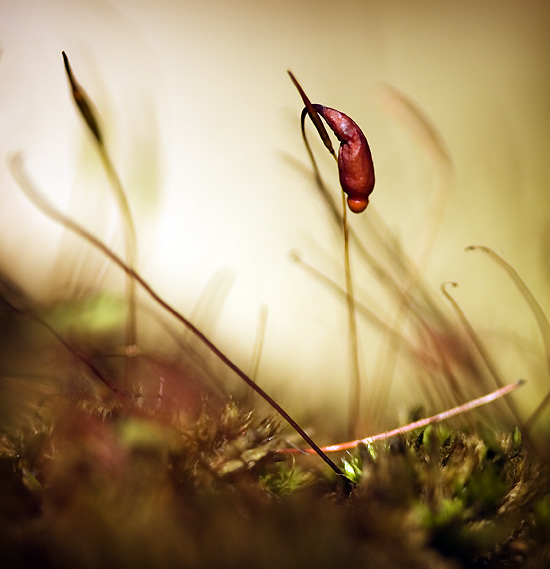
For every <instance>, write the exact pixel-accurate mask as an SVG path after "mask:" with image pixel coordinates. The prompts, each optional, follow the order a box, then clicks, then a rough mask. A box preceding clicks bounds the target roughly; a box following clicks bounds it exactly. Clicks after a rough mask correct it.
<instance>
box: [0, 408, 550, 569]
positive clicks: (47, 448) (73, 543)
mask: <svg viewBox="0 0 550 569" xmlns="http://www.w3.org/2000/svg"><path fill="white" fill-rule="evenodd" d="M281 446H284V439H283V438H282V434H281V431H280V428H279V424H278V421H276V420H273V418H264V419H260V418H258V417H256V416H255V415H254V413H252V412H250V411H248V410H243V409H241V408H240V406H239V405H238V404H237V403H236V402H234V401H230V402H229V403H227V404H226V406H225V407H224V409H223V410H222V412H221V413H218V414H215V413H212V411H211V409H210V408H209V407H208V406H207V405H205V406H204V409H203V411H202V413H200V414H199V416H198V418H197V419H196V420H194V421H192V422H190V421H178V420H177V418H174V417H172V418H170V419H167V418H166V417H165V416H160V415H156V414H155V413H153V412H144V411H143V409H140V408H139V407H131V406H128V407H126V408H118V409H115V410H111V411H108V412H107V411H106V412H100V411H99V410H97V409H96V410H95V411H90V410H89V409H88V408H87V407H86V406H82V407H80V406H78V405H72V406H70V407H64V408H62V409H58V411H57V412H56V413H52V415H51V417H50V418H49V419H48V420H42V421H37V423H36V425H35V428H34V429H30V430H27V431H24V430H20V431H18V432H15V431H13V430H11V431H10V432H8V431H6V432H4V433H3V434H2V436H1V438H0V477H1V480H0V494H1V496H0V498H1V499H0V503H1V509H0V520H1V523H2V528H1V532H0V534H1V536H2V538H1V539H2V544H1V547H2V556H3V558H4V559H5V560H6V562H7V565H6V566H10V567H30V566H40V567H42V568H48V567H52V568H54V567H55V568H58V567H60V568H64V567H85V568H96V567H113V566H116V567H130V566H131V567H153V566H154V567H167V568H168V567H195V566H201V567H214V566H215V567H229V566H231V567H234V566H251V565H253V566H255V567H280V566H281V565H284V566H285V567H297V568H298V567H300V568H303V567H309V566H317V567H324V566H329V565H330V566H334V565H335V564H342V563H344V564H346V565H349V564H351V565H352V566H369V567H376V568H378V567H380V568H384V567H419V568H420V567H422V568H424V567H436V568H440V567H441V568H457V567H502V566H506V567H523V566H525V564H526V563H527V562H528V561H529V562H531V563H532V564H533V566H536V567H544V566H547V565H545V563H546V564H548V563H549V562H550V553H549V551H548V547H547V536H548V535H549V533H548V532H549V528H550V521H549V520H550V515H549V512H550V506H549V504H550V476H549V474H550V468H549V467H548V465H546V464H543V463H541V462H539V461H537V460H536V459H535V458H534V455H533V453H530V452H528V450H526V448H524V447H523V446H522V444H521V441H520V439H519V437H518V435H517V432H514V433H510V434H495V433H492V432H483V431H482V430H480V431H479V433H475V434H474V433H464V432H461V431H449V430H448V429H445V430H440V429H438V428H437V427H435V428H434V427H430V428H428V429H425V430H423V431H421V432H415V433H412V434H410V435H409V436H407V437H402V438H401V439H398V440H396V441H394V442H392V443H391V444H390V443H384V444H378V445H377V446H376V447H372V448H370V449H367V448H366V447H364V448H360V449H359V450H358V451H357V452H356V453H355V454H346V455H345V457H343V458H341V459H340V460H341V465H342V470H343V472H344V473H346V475H347V476H348V477H350V478H351V479H352V482H353V490H352V492H351V493H350V494H348V493H346V492H343V491H342V488H343V486H342V485H341V484H339V483H338V480H337V478H336V477H335V476H334V475H333V473H332V472H331V471H327V469H326V468H325V466H324V465H323V464H322V463H321V464H317V463H315V462H311V461H308V462H304V461H303V460H302V459H301V458H300V457H298V458H294V457H293V456H291V455H284V454H281V453H279V452H277V451H278V449H279V448H281Z"/></svg>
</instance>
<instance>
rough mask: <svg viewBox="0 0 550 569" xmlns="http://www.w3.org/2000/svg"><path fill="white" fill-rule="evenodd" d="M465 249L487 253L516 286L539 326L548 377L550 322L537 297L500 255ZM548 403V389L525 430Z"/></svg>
mask: <svg viewBox="0 0 550 569" xmlns="http://www.w3.org/2000/svg"><path fill="white" fill-rule="evenodd" d="M466 251H482V252H483V253H485V254H486V255H489V257H491V259H493V260H494V261H495V262H496V263H497V264H498V265H500V266H501V267H502V268H503V269H504V270H505V271H506V272H507V273H508V275H509V276H510V278H511V279H512V281H513V283H514V284H515V285H516V287H517V288H518V290H519V292H520V294H521V296H523V298H524V299H525V301H526V302H527V304H528V306H529V308H530V309H531V312H532V313H533V316H534V317H535V320H536V321H537V325H538V327H539V332H540V335H541V338H542V343H543V345H544V353H545V360H546V370H547V374H548V378H549V379H550V323H549V322H548V318H547V317H546V314H545V313H544V311H543V310H542V308H541V306H540V304H539V303H538V301H537V299H536V298H535V297H534V296H533V293H532V292H531V291H530V290H529V287H528V286H527V285H526V284H525V283H524V282H523V279H522V278H521V277H520V276H519V274H518V273H517V271H516V270H515V269H514V267H512V265H510V264H509V263H508V262H507V261H505V260H504V259H503V258H502V257H501V256H500V255H498V254H497V253H495V252H494V251H493V250H492V249H490V248H489V247H485V246H483V245H470V246H469V247H466ZM548 404H550V391H548V392H547V394H546V395H545V396H544V398H543V400H542V401H541V402H540V403H539V405H538V406H537V408H536V409H535V410H534V411H533V413H532V414H531V416H530V417H529V418H528V419H527V421H525V425H524V426H525V430H526V431H529V430H530V429H531V427H532V426H533V424H534V423H535V421H537V420H538V418H539V417H540V415H541V413H542V411H543V410H544V408H545V407H546V406H547V405H548Z"/></svg>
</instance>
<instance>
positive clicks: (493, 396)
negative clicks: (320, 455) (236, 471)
mask: <svg viewBox="0 0 550 569" xmlns="http://www.w3.org/2000/svg"><path fill="white" fill-rule="evenodd" d="M522 385H525V380H524V379H518V380H517V381H515V382H514V383H509V384H508V385H504V386H503V387H501V388H500V389H497V390H496V391H493V392H491V393H488V394H487V395H483V396H482V397H478V398H477V399H472V400H471V401H468V403H463V404H462V405H458V406H456V407H453V408H452V409H447V411H443V412H441V413H438V414H437V415H432V416H431V417H426V418H425V419H420V420H419V421H414V423H409V424H408V425H405V426H404V427H397V428H396V429H393V430H391V431H386V432H384V433H378V434H377V435H371V436H370V437H365V438H364V439H356V440H353V441H349V442H346V443H339V444H335V445H330V446H326V447H322V449H321V450H322V451H324V452H338V451H342V450H349V449H352V448H355V447H358V446H359V445H361V444H363V445H368V444H371V443H375V442H377V441H385V440H387V439H390V438H392V437H395V436H397V435H404V434H405V433H409V432H410V431H414V430H415V429H421V428H423V427H427V426H428V425H432V424H434V423H440V422H441V421H446V420H448V419H451V418H452V417H456V416H457V415H461V414H462V413H466V412H468V411H471V410H472V409H476V408H477V407H481V406H482V405H487V404H488V403H492V402H493V401H496V400H497V399H500V398H501V397H504V396H505V395H508V394H509V393H512V392H513V391H515V390H516V389H517V388H518V387H521V386H522ZM278 452H280V453H283V454H310V453H311V450H310V449H299V448H284V449H279V451H278Z"/></svg>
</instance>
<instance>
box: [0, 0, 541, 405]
mask: <svg viewBox="0 0 550 569" xmlns="http://www.w3.org/2000/svg"><path fill="white" fill-rule="evenodd" d="M549 24H550V4H548V2H545V1H540V2H536V1H527V2H521V3H512V2H497V1H495V2H489V1H484V2H478V1H475V2H474V1H465V2H459V3H458V2H457V3H448V2H435V1H419V2H416V1H415V2H408V1H401V2H395V1H394V2H333V1H331V2H325V1H317V2H300V1H279V2H253V1H238V2H235V1H217V2H168V1H165V2H152V1H149V2H147V1H144V0H139V1H129V0H128V1H123V0H116V1H113V2H104V1H92V0H89V1H88V0H85V1H79V2H68V1H66V2H63V1H50V2H43V1H38V0H36V1H24V0H23V1H17V2H9V1H5V0H4V1H2V2H0V48H1V50H2V53H1V58H0V158H1V162H0V188H1V194H0V232H1V233H0V239H1V241H0V261H1V265H2V268H3V269H4V270H8V271H9V272H10V274H11V275H12V276H13V278H14V279H16V280H17V281H18V282H19V283H20V284H22V285H23V286H25V287H26V289H27V290H28V291H29V292H31V293H33V294H35V295H37V296H39V297H41V298H52V297H55V296H56V295H60V294H62V293H63V291H64V290H65V291H69V292H70V291H72V290H73V288H72V287H73V286H74V283H75V282H77V281H79V280H81V281H82V282H88V283H91V284H100V283H103V282H105V283H106V284H105V286H107V285H108V276H106V277H105V281H102V280H101V278H100V277H101V275H102V272H101V271H102V270H103V269H104V265H105V263H103V262H102V261H101V260H100V259H99V258H98V257H96V256H94V255H90V254H89V253H87V250H86V248H80V247H79V248H75V242H74V241H73V240H71V239H68V238H67V236H64V235H63V232H62V231H61V230H60V229H59V228H56V227H54V226H53V224H52V223H51V222H50V221H48V220H46V219H45V218H44V217H43V216H42V215H41V214H40V213H38V212H36V211H35V210H34V209H33V208H32V206H30V205H29V203H28V202H27V201H26V200H25V198H24V197H22V196H21V194H20V193H19V191H18V189H17V187H16V185H15V183H14V181H13V179H12V177H11V175H10V173H9V171H8V169H7V166H6V157H7V156H8V155H9V154H10V153H13V152H15V151H21V152H22V153H23V155H24V157H25V161H26V166H27V168H28V171H29V173H30V174H31V175H32V178H33V180H35V182H36V183H37V184H38V185H39V186H40V187H41V188H42V189H43V191H44V192H46V193H47V194H48V195H49V196H50V197H51V199H52V200H55V202H56V203H57V204H58V205H60V206H61V207H63V208H64V209H65V211H70V212H71V214H72V215H74V217H75V218H77V219H79V220H82V221H84V222H85V223H86V225H87V226H88V227H90V228H92V229H93V230H94V231H96V232H97V233H98V234H100V235H103V236H105V238H106V239H107V240H109V242H110V243H111V244H113V246H118V247H120V235H119V234H118V232H117V230H116V222H117V221H116V220H117V216H116V211H115V210H114V209H112V208H111V206H110V204H111V203H112V199H111V197H110V194H109V191H108V188H107V187H106V184H105V181H104V178H103V177H102V174H101V170H100V168H99V167H98V164H97V159H96V157H95V153H94V150H93V147H92V146H91V144H90V140H89V137H88V135H87V133H86V132H85V130H84V128H83V127H82V124H81V122H80V119H79V117H78V116H77V114H76V112H75V109H74V107H73V104H72V101H71V99H70V96H69V91H68V88H67V82H66V78H65V76H64V69H63V66H62V59H61V50H65V51H66V52H67V53H68V55H69V57H70V60H71V63H72V66H73V69H74V71H75V74H76V76H77V78H78V80H79V81H80V83H82V84H83V85H84V86H85V88H86V90H87V92H88V93H89V95H90V96H91V97H92V99H93V100H94V102H95V104H96V106H97V107H98V109H99V113H100V116H101V119H102V124H103V125H104V129H105V132H106V138H107V144H108V146H109V149H110V150H111V152H112V154H113V156H114V158H115V162H116V164H117V166H118V168H119V171H120V173H121V176H122V177H123V179H124V181H125V184H126V187H127V189H128V192H129V195H130V201H131V203H132V207H133V209H134V213H135V215H136V219H137V224H138V227H139V249H140V269H141V271H142V272H143V274H144V275H145V277H146V278H147V279H148V280H149V281H151V283H153V284H154V286H155V287H156V288H157V289H158V290H159V291H160V292H162V294H163V295H165V297H166V298H167V299H168V300H170V301H171V302H173V303H174V304H175V305H176V306H178V307H179V308H180V309H181V310H182V311H183V312H184V313H186V314H192V313H193V310H194V307H195V306H196V304H197V302H198V301H199V299H200V298H201V294H203V293H204V291H205V290H207V289H208V283H209V282H212V279H213V278H214V279H216V278H218V277H216V275H217V274H218V276H219V272H220V271H225V272H223V273H222V275H226V276H227V277H232V278H234V281H233V282H232V286H231V289H230V291H229V294H228V296H227V298H226V300H225V303H224V305H223V308H222V310H221V312H220V313H219V314H209V311H208V310H207V309H204V307H203V311H204V314H203V321H201V319H200V317H198V319H199V321H198V322H197V323H198V324H199V325H204V326H205V327H208V326H209V325H211V323H212V322H213V321H215V322H217V326H216V327H215V330H213V331H212V335H213V339H214V340H215V341H216V342H217V343H218V344H219V345H220V347H222V348H223V349H225V350H226V351H227V353H228V354H229V355H230V356H231V357H233V358H234V359H235V361H236V362H237V363H238V364H240V365H242V366H243V367H245V368H246V367H247V366H248V365H249V360H250V354H251V351H252V346H253V344H254V340H255V335H256V327H257V322H258V315H259V312H260V310H261V307H262V306H264V305H265V306H267V308H268V320H267V332H266V340H265V346H264V353H263V357H262V362H261V367H260V371H259V375H258V380H259V381H260V382H261V383H262V384H264V385H267V386H268V387H269V389H271V390H272V391H274V392H275V393H277V394H278V396H279V397H280V398H281V400H282V402H283V403H286V404H287V405H288V406H289V407H290V408H291V410H296V409H299V408H301V407H303V406H304V405H305V404H307V405H308V406H311V407H313V408H315V406H316V405H321V404H322V405H325V406H329V407H330V408H331V410H333V411H334V412H335V413H336V414H337V413H338V411H339V410H340V409H342V408H344V409H345V405H346V403H345V402H346V400H347V399H346V397H347V380H346V378H347V375H348V370H349V364H348V361H347V337H346V332H345V331H346V314H345V310H344V307H343V305H342V303H341V302H340V301H339V300H337V299H335V298H334V297H333V296H332V295H331V294H330V293H328V292H327V291H326V290H325V289H323V287H321V286H320V285H319V284H318V283H316V282H315V281H314V280H312V279H311V277H309V276H308V275H307V274H305V273H304V272H303V271H301V270H300V269H299V268H298V267H297V266H296V265H294V264H293V263H292V262H291V261H290V258H289V251H290V250H292V249H299V250H300V251H301V252H302V254H303V256H304V258H305V259H307V260H308V261H309V262H311V263H313V264H314V265H315V266H317V267H319V268H320V269H322V270H323V271H324V272H326V273H327V274H329V275H330V276H331V277H332V278H334V279H336V280H338V281H339V282H343V281H342V266H341V242H340V240H339V239H338V237H337V236H336V234H335V232H334V231H333V228H332V226H331V225H330V223H329V219H328V217H327V215H326V213H325V211H324V209H323V207H322V205H321V204H320V203H319V201H318V200H317V199H316V196H315V193H314V188H313V184H312V181H311V178H310V177H309V176H308V174H307V172H308V171H309V164H308V161H307V156H306V153H305V150H304V147H303V144H302V140H301V136H300V131H299V122H298V117H299V113H300V111H301V102H300V100H299V98H298V96H297V93H296V92H295V90H294V88H293V86H292V85H291V83H290V81H289V79H288V77H287V75H286V69H287V68H291V69H292V70H293V71H294V72H295V74H296V75H297V76H298V78H299V79H300V81H301V82H302V84H303V86H304V88H305V89H306V90H307V92H308V93H309V95H310V97H311V98H312V99H313V100H315V101H317V102H321V103H323V104H326V105H329V106H333V107H336V108H338V109H340V110H342V111H344V112H346V113H347V114H349V115H351V116H352V117H353V118H354V119H355V120H356V122H358V123H359V124H360V125H361V126H362V127H363V129H364V131H365V133H366V135H367V137H368V139H369V142H370V144H371V148H372V151H373V155H374V159H375V164H376V174H377V186H376V188H375V192H374V194H373V196H372V200H371V206H370V208H372V209H373V210H374V209H375V210H377V212H378V213H379V214H380V215H381V216H382V217H383V218H384V220H385V221H386V223H387V224H388V225H389V226H390V227H391V228H392V229H393V230H394V231H395V232H396V234H397V235H398V236H399V237H400V239H401V241H402V243H403V246H404V247H405V249H406V250H407V251H409V252H410V253H411V254H414V251H415V247H416V246H417V245H418V238H419V234H420V231H421V229H422V224H423V223H424V221H423V211H424V210H425V207H426V202H427V199H428V197H429V195H430V189H431V186H432V185H433V172H432V171H431V169H430V165H429V163H428V162H426V161H425V160H424V155H423V153H422V152H421V150H420V149H419V148H418V147H417V146H418V145H417V143H416V141H415V139H414V138H413V137H411V136H410V135H409V133H408V131H407V129H406V126H405V125H402V124H400V123H399V121H398V120H396V118H395V117H393V116H391V115H390V114H388V113H387V112H385V111H384V109H383V106H382V105H381V104H380V103H381V92H382V86H383V85H384V84H390V85H392V86H394V87H396V88H397V89H399V90H400V91H401V92H403V93H406V94H407V95H408V96H409V97H410V98H411V99H412V100H413V101H414V102H415V103H416V104H418V105H419V106H420V107H421V108H422V109H423V110H424V111H425V113H426V114H427V115H428V116H429V117H430V118H431V119H432V121H433V122H434V124H435V125H437V127H438V129H439V131H440V133H441V134H442V136H443V138H444V139H445V141H446V143H447V145H448V148H449V150H450V152H451V155H452V157H453V160H454V165H455V174H456V175H455V185H454V190H453V194H452V196H451V197H450V201H449V206H448V210H447V213H446V217H445V219H444V222H443V226H442V230H441V233H440V235H439V237H438V240H437V242H436V244H435V247H434V251H433V255H432V257H431V259H430V262H429V265H428V267H427V269H426V273H425V276H426V279H427V281H428V282H429V284H430V285H431V286H432V287H433V289H434V294H436V295H437V294H439V292H438V287H439V284H440V283H441V282H442V281H447V280H456V281H458V282H459V283H460V288H459V289H457V291H456V295H455V296H456V298H457V299H458V300H459V301H460V303H461V305H462V306H463V307H464V309H465V310H466V311H467V313H468V315H469V316H470V317H471V319H472V321H473V322H474V323H475V325H476V327H477V329H478V331H479V332H480V334H481V335H482V336H483V337H484V338H485V339H486V341H487V342H488V343H489V345H490V347H491V349H492V350H493V353H495V354H497V355H498V354H500V356H499V357H501V358H502V359H501V362H502V363H503V364H504V368H505V370H506V371H507V375H508V378H509V379H510V380H511V381H512V380H514V379H517V378H518V377H520V376H522V377H527V378H528V379H529V380H530V383H529V385H528V387H526V388H524V392H523V393H522V394H521V395H518V397H520V398H521V400H522V401H523V403H524V406H525V408H526V409H531V408H532V407H533V406H534V405H535V404H536V401H537V398H539V397H540V395H541V393H543V392H545V391H546V390H547V389H548V378H547V377H544V376H543V371H544V365H543V356H542V351H541V350H540V341H539V339H538V335H537V329H536V326H535V324H534V322H533V318H532V316H531V315H530V313H529V312H528V311H527V308H526V306H525V304H524V302H523V301H522V300H521V299H520V298H519V296H518V294H517V292H516V291H515V289H514V288H513V286H512V285H511V284H510V283H509V281H508V280H507V279H506V277H505V276H504V273H503V272H502V271H501V270H499V269H498V268H497V267H496V266H494V265H493V264H492V263H491V262H490V260H489V259H487V258H486V257H484V256H483V255H481V254H475V253H469V254H466V253H465V252H464V247H465V246H467V245H470V244H483V245H488V246H491V247H494V248H495V249H496V250H498V251H500V252H501V253H502V254H503V255H504V256H505V258H506V259H507V260H508V261H510V262H511V263H512V264H513V265H514V266H515V268H516V269H517V270H518V271H519V273H520V274H521V275H522V276H523V277H524V279H525V281H526V282H527V283H528V285H529V286H530V287H531V289H532V291H533V292H534V294H535V295H536V296H537V297H538V299H539V301H540V302H541V304H542V305H543V307H545V308H546V311H547V312H550V299H549V297H548V294H547V291H548V276H549V270H548V269H549V264H548V219H549V218H548V214H549V205H550V199H549V187H548V169H549V167H548V157H549V156H550V124H549V118H550V117H549V108H550V106H549V100H550V99H549V91H550V77H549V75H550V66H549V65H548V53H549V40H548V37H549V34H548V29H549ZM316 154H317V155H318V156H319V158H320V160H321V161H322V164H323V171H324V172H326V175H327V177H328V178H329V179H331V180H332V182H333V186H334V188H335V189H337V185H336V180H337V178H336V172H335V171H334V168H333V167H332V165H331V163H330V161H329V160H328V159H325V157H324V156H323V151H322V149H321V147H320V146H316ZM290 157H292V159H290ZM297 163H298V164H300V165H301V167H299V166H297ZM370 208H369V210H367V213H366V214H365V215H364V216H361V217H354V218H353V220H352V222H353V224H354V226H356V227H359V226H360V225H361V224H363V223H368V222H369V220H368V218H369V211H370ZM98 274H99V275H100V276H99V277H98ZM356 275H359V276H360V279H361V282H360V283H359V284H358V286H361V287H362V288H366V289H368V288H369V282H368V280H367V279H368V277H367V276H364V275H363V274H362V272H361V271H360V270H359V269H357V272H356ZM362 279H364V280H362ZM215 282H216V281H215ZM372 304H374V305H379V306H381V307H384V306H385V305H384V300H383V299H377V298H374V299H373V300H372ZM209 323H210V324H209ZM518 333H519V335H520V336H521V337H522V338H523V339H525V340H526V341H527V343H528V345H529V346H531V347H532V351H531V348H530V349H529V350H527V351H526V350H525V349H524V345H523V344H522V346H521V347H520V346H519V344H518V343H517V342H515V340H514V338H513V337H512V334H518ZM361 337H362V340H363V346H362V349H363V352H364V357H365V362H366V363H365V365H366V368H367V373H368V371H369V370H370V371H372V370H373V369H374V368H375V362H376V357H377V353H378V351H379V346H377V338H376V337H372V335H370V333H369V331H368V329H362V330H361ZM419 373H421V371H420V372H419ZM393 397H394V399H393V401H394V402H395V404H396V405H397V406H400V405H402V406H405V405H407V404H409V403H410V402H411V401H418V398H419V397H421V396H419V394H418V392H417V391H416V388H414V387H413V386H412V385H411V384H410V383H408V384H405V385H401V386H399V385H397V386H396V387H395V389H394V391H393Z"/></svg>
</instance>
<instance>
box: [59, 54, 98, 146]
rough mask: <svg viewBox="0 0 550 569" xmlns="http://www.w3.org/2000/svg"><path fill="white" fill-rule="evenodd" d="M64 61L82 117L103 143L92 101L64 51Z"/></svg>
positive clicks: (96, 137)
mask: <svg viewBox="0 0 550 569" xmlns="http://www.w3.org/2000/svg"><path fill="white" fill-rule="evenodd" d="M61 53H62V54H63V63H64V64H65V71H66V72H67V78H68V79H69V83H70V85H71V90H72V93H73V99H74V102H75V103H76V106H77V107H78V110H79V111H80V114H81V115H82V118H83V119H84V121H85V122H86V124H87V125H88V128H89V129H90V130H91V131H92V134H93V135H94V137H95V139H96V140H97V142H98V143H99V144H100V145H103V136H102V135H101V131H100V130H99V125H98V124H97V120H96V118H95V115H94V112H93V111H92V106H91V103H90V102H89V100H88V96H87V95H86V93H85V92H84V89H82V87H81V86H80V85H79V84H78V83H77V82H76V79H75V78H74V75H73V71H72V69H71V65H70V64H69V58H68V57H67V54H66V53H65V52H64V51H63V52H61Z"/></svg>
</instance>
